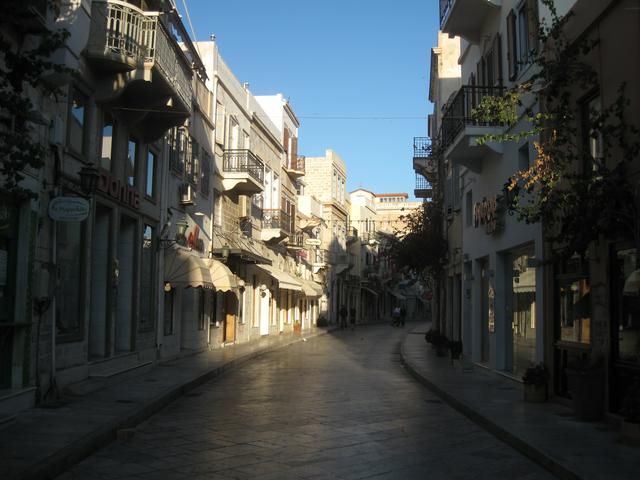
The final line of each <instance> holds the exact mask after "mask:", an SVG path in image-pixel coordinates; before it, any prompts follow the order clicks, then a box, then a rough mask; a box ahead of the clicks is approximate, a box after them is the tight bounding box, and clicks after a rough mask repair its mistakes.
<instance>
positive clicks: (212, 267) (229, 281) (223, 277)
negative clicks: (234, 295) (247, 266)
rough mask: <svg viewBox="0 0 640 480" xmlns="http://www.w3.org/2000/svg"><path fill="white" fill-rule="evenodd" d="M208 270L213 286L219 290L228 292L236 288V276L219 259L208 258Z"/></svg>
mask: <svg viewBox="0 0 640 480" xmlns="http://www.w3.org/2000/svg"><path fill="white" fill-rule="evenodd" d="M209 272H210V274H211V281H212V282H213V287H214V288H215V289H216V290H219V291H221V292H230V291H234V290H236V289H237V288H238V282H237V280H236V276H235V275H234V274H233V272H231V270H229V267H227V266H226V265H225V264H224V263H222V262H220V261H219V260H215V259H213V258H212V259H210V260H209Z"/></svg>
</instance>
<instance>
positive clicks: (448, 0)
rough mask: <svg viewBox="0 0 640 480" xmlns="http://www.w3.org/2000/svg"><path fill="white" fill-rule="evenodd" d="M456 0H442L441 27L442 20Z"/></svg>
mask: <svg viewBox="0 0 640 480" xmlns="http://www.w3.org/2000/svg"><path fill="white" fill-rule="evenodd" d="M455 1H456V0H440V28H442V22H443V21H444V19H445V18H447V15H448V13H449V11H450V10H451V7H452V6H453V3H454V2H455Z"/></svg>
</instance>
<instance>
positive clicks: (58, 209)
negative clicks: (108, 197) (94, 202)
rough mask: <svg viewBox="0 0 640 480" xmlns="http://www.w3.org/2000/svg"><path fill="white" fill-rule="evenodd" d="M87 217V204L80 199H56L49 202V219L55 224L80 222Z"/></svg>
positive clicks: (84, 200)
mask: <svg viewBox="0 0 640 480" xmlns="http://www.w3.org/2000/svg"><path fill="white" fill-rule="evenodd" d="M88 216H89V202H88V201H87V200H86V199H84V198H82V197H56V198H54V199H53V200H51V202H49V217H51V219H52V220H55V221H56V222H81V221H82V220H84V219H85V218H87V217H88Z"/></svg>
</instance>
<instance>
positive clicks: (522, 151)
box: [518, 143, 530, 171]
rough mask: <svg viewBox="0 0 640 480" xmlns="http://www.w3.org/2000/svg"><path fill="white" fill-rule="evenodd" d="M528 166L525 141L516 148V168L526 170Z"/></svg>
mask: <svg viewBox="0 0 640 480" xmlns="http://www.w3.org/2000/svg"><path fill="white" fill-rule="evenodd" d="M529 166H530V165H529V143H525V144H524V145H523V146H521V147H520V148H519V149H518V170H520V171H522V170H528V169H529Z"/></svg>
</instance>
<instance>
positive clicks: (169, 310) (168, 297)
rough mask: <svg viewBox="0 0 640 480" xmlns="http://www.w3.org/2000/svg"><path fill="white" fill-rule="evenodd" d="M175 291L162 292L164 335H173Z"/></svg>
mask: <svg viewBox="0 0 640 480" xmlns="http://www.w3.org/2000/svg"><path fill="white" fill-rule="evenodd" d="M174 292H175V290H169V291H168V292H167V291H165V292H164V327H163V329H164V335H165V337H166V336H169V335H173V295H174Z"/></svg>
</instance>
